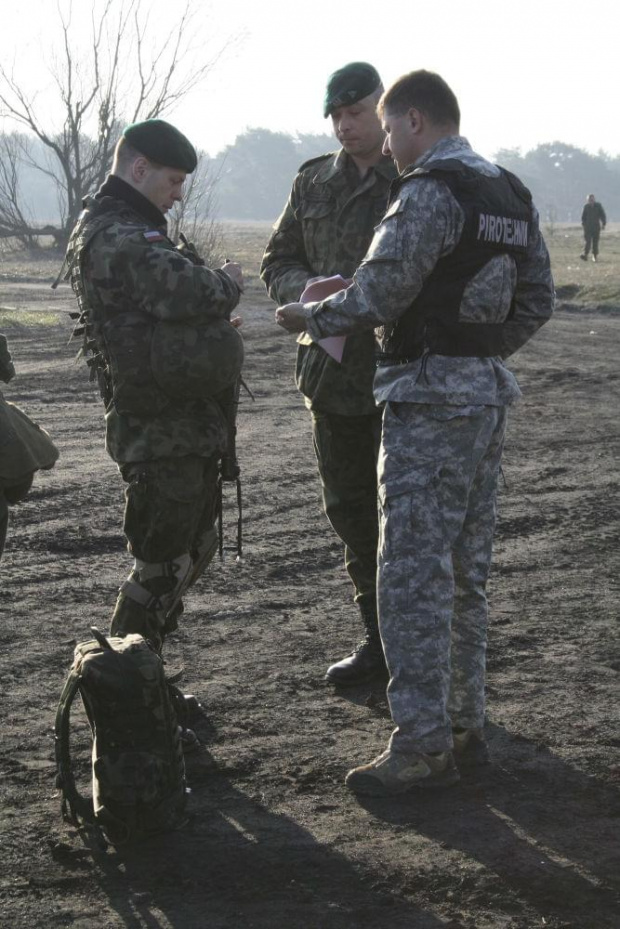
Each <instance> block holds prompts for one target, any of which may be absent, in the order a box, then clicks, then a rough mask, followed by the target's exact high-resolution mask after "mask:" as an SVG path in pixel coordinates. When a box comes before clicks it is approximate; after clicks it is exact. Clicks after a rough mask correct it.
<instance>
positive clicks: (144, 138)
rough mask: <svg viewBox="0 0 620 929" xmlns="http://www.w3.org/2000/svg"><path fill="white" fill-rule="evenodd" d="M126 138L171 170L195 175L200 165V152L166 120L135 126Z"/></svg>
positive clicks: (150, 120) (125, 131)
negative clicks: (195, 170) (175, 169)
mask: <svg viewBox="0 0 620 929" xmlns="http://www.w3.org/2000/svg"><path fill="white" fill-rule="evenodd" d="M123 136H124V137H125V138H126V139H127V141H128V143H129V144H130V145H132V146H133V148H135V149H136V150H137V151H139V152H140V154H141V155H144V157H145V158H148V159H149V160H150V161H156V162H157V163H158V164H160V165H165V166H166V167H167V168H177V170H179V171H185V173H186V174H191V173H192V171H193V170H194V169H195V167H196V165H197V164H198V156H197V155H196V149H195V148H194V146H193V145H192V143H191V142H190V141H189V139H188V138H186V137H185V136H184V135H183V133H182V132H179V130H178V129H175V128H174V126H171V125H170V123H167V122H165V121H164V120H163V119H145V120H144V121H143V122H141V123H132V124H131V126H127V127H126V129H124V130H123Z"/></svg>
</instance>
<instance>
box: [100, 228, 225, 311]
mask: <svg viewBox="0 0 620 929" xmlns="http://www.w3.org/2000/svg"><path fill="white" fill-rule="evenodd" d="M114 266H115V267H114V270H115V271H116V272H117V273H118V274H119V275H120V276H121V278H122V280H123V284H124V290H125V291H126V292H127V293H128V294H129V295H130V297H131V300H132V302H133V303H134V305H135V307H136V309H139V310H142V312H144V313H150V314H151V315H152V316H155V317H157V319H166V320H182V319H195V318H196V317H220V318H221V317H224V318H228V317H229V316H230V313H231V311H232V310H233V309H234V308H235V307H236V306H237V304H238V303H239V288H238V287H237V285H236V284H235V283H234V281H232V280H231V278H230V277H229V276H228V275H227V274H225V273H224V271H221V270H219V269H218V270H216V271H211V270H210V269H209V268H206V267H204V266H200V265H195V264H194V263H193V262H191V261H190V260H189V259H188V258H184V257H183V255H181V254H180V253H179V252H178V251H177V250H176V249H173V248H170V247H169V246H167V245H158V244H155V243H152V242H149V241H147V239H146V238H145V235H144V232H143V231H139V232H134V233H132V234H130V235H127V236H125V237H124V238H123V239H122V240H121V241H120V242H119V244H118V248H117V249H116V253H115V256H114Z"/></svg>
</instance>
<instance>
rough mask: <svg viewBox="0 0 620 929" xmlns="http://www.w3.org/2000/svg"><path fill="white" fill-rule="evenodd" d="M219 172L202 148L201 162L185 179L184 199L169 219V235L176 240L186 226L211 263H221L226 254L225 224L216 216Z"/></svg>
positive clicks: (199, 248)
mask: <svg viewBox="0 0 620 929" xmlns="http://www.w3.org/2000/svg"><path fill="white" fill-rule="evenodd" d="M219 175H220V172H219V171H217V172H216V170H215V169H214V167H213V162H212V161H210V160H209V157H208V155H207V154H206V153H205V152H199V153H198V166H197V168H196V170H195V171H194V173H193V174H191V175H189V177H188V178H187V181H186V182H185V190H184V195H183V200H181V201H180V202H178V203H176V204H175V207H174V209H173V210H172V211H171V213H170V215H169V221H168V232H169V235H170V237H171V238H172V239H173V240H174V241H177V240H178V238H179V235H180V233H181V230H183V233H184V235H185V236H186V237H187V238H188V239H189V240H190V241H191V242H192V243H193V245H194V246H195V248H196V251H197V252H198V254H199V255H200V257H201V258H202V259H203V260H204V262H205V264H207V265H208V266H209V267H213V266H215V265H219V264H220V263H221V261H222V259H223V257H224V256H223V248H224V241H223V234H222V227H221V225H220V224H219V223H218V222H216V220H215V218H214V217H215V214H216V212H217V183H218V181H219Z"/></svg>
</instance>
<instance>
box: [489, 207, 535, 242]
mask: <svg viewBox="0 0 620 929" xmlns="http://www.w3.org/2000/svg"><path fill="white" fill-rule="evenodd" d="M527 233H528V224H527V220H525V219H510V217H508V216H492V215H491V214H490V213H481V214H480V219H479V221H478V241H480V240H483V241H484V242H497V243H500V242H501V243H502V245H522V246H524V247H526V246H527Z"/></svg>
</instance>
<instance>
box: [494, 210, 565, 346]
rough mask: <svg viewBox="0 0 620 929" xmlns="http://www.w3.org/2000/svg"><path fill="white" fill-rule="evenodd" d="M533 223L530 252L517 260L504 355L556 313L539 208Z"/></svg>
mask: <svg viewBox="0 0 620 929" xmlns="http://www.w3.org/2000/svg"><path fill="white" fill-rule="evenodd" d="M532 225H533V230H534V231H533V234H532V236H531V238H530V242H529V245H528V249H527V255H526V256H525V258H524V259H522V260H521V261H519V262H517V286H516V290H515V294H514V297H513V301H512V307H511V312H510V317H509V318H508V320H507V321H506V322H505V323H504V327H503V342H504V347H503V351H502V357H503V358H508V357H509V355H512V354H514V352H516V351H517V350H518V349H519V348H521V346H522V345H525V343H526V342H527V341H528V340H529V339H531V338H532V336H533V335H534V333H535V332H536V331H537V330H538V329H540V327H541V326H542V325H544V323H546V322H547V321H548V320H549V319H550V317H551V314H552V313H553V306H554V301H555V292H554V287H553V278H552V276H551V263H550V260H549V252H548V251H547V246H546V245H545V240H544V239H543V237H542V234H541V231H540V228H539V224H538V213H537V212H536V210H534V222H533V224H532Z"/></svg>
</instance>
